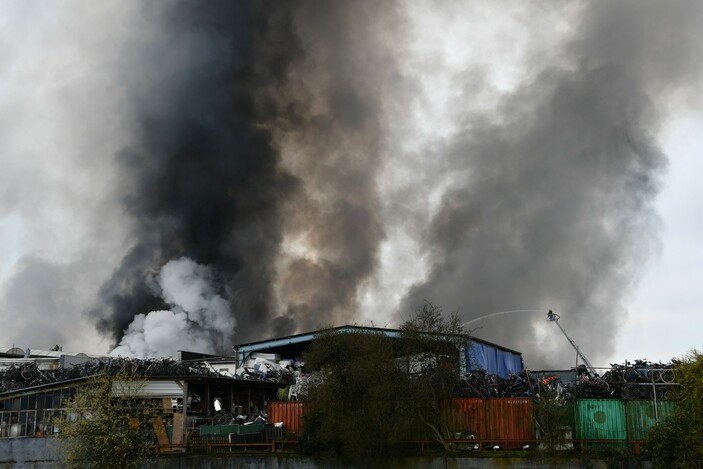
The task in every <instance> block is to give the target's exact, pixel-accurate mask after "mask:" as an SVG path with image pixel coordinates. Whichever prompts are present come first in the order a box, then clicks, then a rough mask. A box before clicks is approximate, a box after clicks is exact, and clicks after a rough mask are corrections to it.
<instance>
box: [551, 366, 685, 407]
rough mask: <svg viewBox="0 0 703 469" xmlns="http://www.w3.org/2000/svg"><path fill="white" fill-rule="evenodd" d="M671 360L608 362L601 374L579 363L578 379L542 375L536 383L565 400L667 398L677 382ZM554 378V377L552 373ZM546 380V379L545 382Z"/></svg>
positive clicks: (672, 392) (670, 395)
mask: <svg viewBox="0 0 703 469" xmlns="http://www.w3.org/2000/svg"><path fill="white" fill-rule="evenodd" d="M675 366H676V364H675V363H652V362H649V361H646V360H635V361H634V363H631V362H627V361H626V362H625V363H624V364H622V365H620V364H612V363H611V364H610V370H608V371H606V372H605V373H604V374H603V376H598V375H593V374H591V373H589V372H588V371H587V370H586V368H585V367H579V369H578V370H577V371H578V373H577V374H578V379H576V380H575V381H574V382H572V383H561V382H560V380H559V379H549V380H547V379H545V380H544V381H545V382H544V383H538V384H540V386H541V387H542V389H545V390H548V391H551V392H552V393H555V394H557V395H558V396H560V397H562V398H563V399H565V400H573V399H584V398H610V399H626V400H632V399H654V398H656V399H668V398H672V397H674V394H675V391H676V388H677V384H676V376H675V374H674V368H675ZM554 378H556V377H554ZM547 381H548V382H547Z"/></svg>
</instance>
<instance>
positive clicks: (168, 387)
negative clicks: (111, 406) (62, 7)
mask: <svg viewBox="0 0 703 469" xmlns="http://www.w3.org/2000/svg"><path fill="white" fill-rule="evenodd" d="M112 395H113V396H141V397H183V386H182V385H181V384H180V383H179V382H178V381H175V380H174V381H170V380H163V381H139V380H137V381H123V380H120V381H113V382H112Z"/></svg>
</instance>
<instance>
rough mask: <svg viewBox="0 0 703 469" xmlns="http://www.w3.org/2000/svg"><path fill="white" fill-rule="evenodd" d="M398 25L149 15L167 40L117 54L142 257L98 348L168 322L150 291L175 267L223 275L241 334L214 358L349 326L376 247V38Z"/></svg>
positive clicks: (120, 289) (249, 15) (114, 291)
mask: <svg viewBox="0 0 703 469" xmlns="http://www.w3.org/2000/svg"><path fill="white" fill-rule="evenodd" d="M393 13H394V10H393V9H392V8H391V7H390V4H389V5H387V6H385V7H373V8H372V4H371V3H370V2H369V3H357V4H354V5H346V4H343V3H340V2H323V3H309V2H300V3H289V4H281V3H278V2H250V3H246V4H242V3H236V4H233V3H232V2H208V3H206V4H201V3H198V2H195V3H194V2H176V3H174V4H172V5H169V6H168V7H166V8H154V7H148V8H147V14H150V15H152V20H153V21H154V22H155V24H157V25H160V28H162V33H161V34H159V35H156V36H153V38H154V39H153V40H151V41H150V42H146V43H143V42H142V43H135V44H130V43H129V42H128V44H127V45H126V46H125V47H126V48H127V49H129V50H130V51H132V52H130V58H129V61H130V63H129V66H127V67H126V70H129V71H130V73H132V71H137V72H138V73H139V79H134V78H133V77H132V76H127V77H125V81H126V83H127V86H128V87H129V89H130V90H132V92H133V95H134V96H133V98H134V99H135V105H134V108H135V110H136V115H135V125H134V131H135V135H136V140H135V142H134V144H132V145H130V146H129V147H128V148H126V149H125V150H124V151H123V152H122V153H121V154H120V155H119V158H118V161H119V163H120V165H121V167H122V168H123V170H124V171H125V175H124V176H123V177H125V178H126V180H127V181H129V183H128V189H127V195H126V197H125V207H126V209H127V211H128V212H129V214H131V216H132V218H133V219H134V220H135V222H136V224H135V227H134V236H135V237H136V243H135V244H134V246H133V247H132V248H131V250H130V251H129V253H127V255H126V256H125V257H124V259H123V261H122V264H121V266H120V267H119V268H118V269H117V271H116V272H115V273H114V275H113V276H112V278H111V279H110V280H109V281H108V282H107V283H106V284H105V285H104V287H103V288H102V292H101V298H102V300H103V301H102V303H101V304H100V305H99V306H98V307H97V308H96V309H95V313H96V314H97V315H100V316H101V317H102V319H101V321H100V329H101V330H102V331H103V332H105V333H110V334H112V335H113V336H114V337H115V339H120V338H121V337H122V334H123V331H125V329H127V328H128V327H130V325H131V324H132V322H133V320H134V318H135V315H137V314H140V313H141V314H143V313H145V312H149V311H160V310H166V309H168V305H166V304H164V302H163V301H162V299H161V298H159V296H155V295H154V293H153V291H152V290H151V289H150V288H149V287H148V285H147V282H146V281H145V280H146V278H148V277H149V276H150V275H153V274H154V273H155V272H157V271H158V270H159V269H160V268H161V267H162V266H163V265H164V264H166V263H167V262H169V261H171V260H173V259H176V258H178V257H180V256H188V257H190V258H191V259H192V260H193V261H195V262H196V263H198V264H202V265H204V266H207V267H208V268H211V269H213V271H214V272H216V274H215V275H213V278H212V286H213V288H214V289H215V292H216V293H217V294H218V295H219V296H220V297H222V298H226V299H227V300H228V301H229V303H230V311H231V314H232V315H233V316H234V317H235V318H236V323H237V329H236V335H235V329H234V328H232V330H231V332H230V334H226V335H225V336H224V338H223V339H224V340H220V341H218V343H219V344H221V347H217V349H216V350H215V351H219V352H225V351H226V347H227V346H228V345H231V343H232V341H233V340H237V341H240V342H241V341H246V340H254V339H261V338H263V337H265V336H266V335H268V334H270V333H271V332H272V331H275V332H276V333H278V334H286V333H292V332H294V331H296V330H300V329H301V328H302V329H305V328H310V327H313V326H315V325H319V324H322V323H330V322H332V321H335V320H338V319H339V318H341V317H344V318H345V320H350V319H351V320H353V318H354V316H355V314H356V310H357V307H356V294H357V290H358V288H359V286H360V285H361V284H362V282H363V281H364V280H365V279H366V278H367V277H368V276H369V275H371V274H372V273H373V271H374V268H375V264H376V257H377V249H378V245H379V242H380V240H381V239H382V236H383V230H382V226H381V221H380V219H379V216H378V205H379V203H378V195H377V193H376V189H375V185H376V181H375V175H376V171H377V169H378V166H379V164H380V151H381V148H382V146H383V140H382V137H381V136H382V131H381V124H380V120H381V118H382V115H383V111H382V105H383V99H382V96H381V91H380V90H381V89H382V88H384V87H385V86H387V84H386V83H385V82H388V81H389V79H390V78H389V76H388V75H392V73H393V67H392V66H391V64H392V60H393V57H392V55H391V54H390V53H389V52H388V51H386V49H385V48H384V42H386V41H389V40H390V39H392V30H391V28H387V27H385V26H384V27H381V25H382V23H383V22H384V21H391V24H392V18H390V20H389V16H392V15H393ZM377 70H380V71H377ZM145 71H147V72H145ZM152 75H153V76H152ZM284 243H285V244H284ZM294 244H295V245H297V246H298V248H297V249H293V250H291V251H287V250H286V249H285V247H286V246H292V245H294ZM277 284H278V285H279V288H277V289H276V288H274V287H275V285H277ZM279 313H280V314H279ZM135 327H136V329H134V328H132V329H134V330H135V331H137V332H136V333H139V331H140V330H141V329H142V328H141V327H139V326H138V325H137V326H135ZM205 327H206V326H205ZM130 333H131V332H130Z"/></svg>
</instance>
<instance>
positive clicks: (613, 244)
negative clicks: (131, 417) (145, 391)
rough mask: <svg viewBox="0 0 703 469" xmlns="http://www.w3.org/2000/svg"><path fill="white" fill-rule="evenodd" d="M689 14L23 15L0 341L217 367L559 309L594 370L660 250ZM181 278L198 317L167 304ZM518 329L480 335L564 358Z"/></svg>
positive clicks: (523, 321)
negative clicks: (276, 341)
mask: <svg viewBox="0 0 703 469" xmlns="http://www.w3.org/2000/svg"><path fill="white" fill-rule="evenodd" d="M701 9H702V7H701V5H700V2H669V3H666V4H664V3H657V2H644V1H636V2H635V1H618V2H607V3H606V2H595V1H594V2H582V3H576V2H574V3H573V4H564V3H562V2H551V1H549V0H544V1H537V2H531V3H530V4H526V3H524V2H510V1H507V0H505V1H498V0H496V2H492V3H490V4H485V5H484V4H482V5H479V4H477V3H476V2H461V1H442V2H422V1H419V2H412V3H410V4H403V3H402V2H401V3H396V2H378V1H372V0H363V1H356V2H342V1H323V2H312V1H293V2H277V1H253V0H252V1H242V2H230V1H220V0H211V1H208V2H197V1H194V0H168V1H161V2H147V1H144V2H120V1H110V0H105V1H104V2H100V3H95V5H93V4H91V5H90V6H87V5H85V4H84V2H79V1H70V0H67V1H66V2H65V3H61V4H60V5H52V6H47V5H45V4H44V3H41V2H32V1H30V0H27V1H24V2H18V3H17V4H16V6H15V4H13V8H11V9H10V10H11V11H10V12H9V13H8V15H7V18H9V19H7V20H6V19H5V18H0V25H2V26H3V28H0V29H1V30H2V33H0V51H2V52H3V56H4V57H6V60H4V61H3V63H2V65H0V81H1V82H2V85H3V86H0V101H1V102H2V103H3V104H4V106H2V107H0V123H2V125H1V126H0V137H2V138H0V159H2V160H1V162H2V165H3V168H4V169H5V171H2V172H0V182H1V183H2V184H0V217H2V219H1V220H0V222H2V223H3V225H2V228H3V229H2V230H0V236H1V237H2V238H0V244H1V245H2V247H3V248H5V247H8V248H7V251H8V252H7V254H6V253H5V252H3V256H1V257H2V260H0V287H1V288H2V290H1V291H0V310H1V312H2V314H3V317H2V320H3V324H8V325H10V326H11V328H10V329H11V330H12V331H14V332H13V334H14V335H13V336H12V337H10V335H9V334H8V333H6V332H5V331H7V330H10V329H8V328H3V336H2V337H0V339H2V340H1V341H2V342H9V343H11V342H18V341H27V340H30V339H31V338H32V334H31V330H32V327H33V325H34V324H40V323H41V324H44V325H42V327H41V328H38V329H37V331H39V329H41V330H42V331H43V332H38V333H37V337H39V339H38V340H40V341H41V342H42V344H40V346H50V345H53V343H55V342H60V341H64V340H66V341H69V342H70V341H73V343H74V344H77V345H83V343H84V342H83V341H81V340H79V339H72V338H71V336H72V334H71V333H72V332H73V331H72V330H71V329H73V328H74V327H77V326H76V325H77V324H80V325H81V333H82V334H85V330H84V324H81V323H88V324H91V325H92V324H94V323H97V326H98V330H99V332H100V334H101V336H102V337H103V338H105V339H104V340H106V341H109V342H111V344H112V345H113V346H115V345H117V344H120V343H121V347H122V348H120V349H118V350H117V353H126V354H132V355H157V354H171V353H172V352H173V350H171V349H168V347H170V346H171V345H172V343H169V342H168V340H167V337H169V336H177V337H180V338H181V339H182V343H184V344H189V346H192V347H193V348H201V349H203V350H207V351H212V352H226V351H228V350H229V346H230V345H231V344H232V343H233V342H244V341H249V340H258V339H264V338H267V337H270V336H271V335H274V334H276V335H278V334H289V333H293V332H297V331H303V330H309V329H311V328H314V327H317V326H320V325H337V324H341V323H354V322H357V321H361V320H364V319H373V320H375V321H377V322H378V323H379V324H388V323H387V322H384V321H388V320H391V321H395V320H397V319H398V318H401V319H402V318H404V317H407V314H408V313H410V312H412V311H413V310H415V309H417V307H418V306H420V305H421V302H422V301H423V300H424V299H427V300H431V301H433V302H434V303H436V304H438V305H441V306H443V307H444V308H445V310H453V309H458V310H459V311H460V313H461V314H462V315H463V317H464V318H466V320H470V319H474V318H478V317H481V316H483V315H486V314H490V313H494V312H498V311H505V310H512V309H540V310H544V312H546V310H547V309H550V308H551V309H554V310H555V311H556V312H557V313H559V314H560V315H562V317H563V321H564V322H563V324H564V326H565V327H566V328H567V329H568V330H569V331H570V332H572V333H573V335H574V336H575V338H576V339H577V342H579V343H580V344H581V345H582V348H583V349H584V351H589V352H590V354H591V355H593V356H594V358H599V357H604V356H606V355H607V354H608V352H609V351H610V350H611V349H612V340H613V337H614V334H615V332H616V330H617V328H618V326H619V321H620V320H619V317H621V315H622V313H624V312H625V309H626V308H625V306H624V300H625V299H626V297H627V293H628V291H630V290H631V288H632V286H633V285H635V284H636V281H637V278H638V275H639V273H640V272H641V270H642V265H643V264H644V262H645V261H646V259H647V258H648V256H649V254H650V251H651V250H652V249H656V246H657V224H658V219H657V216H656V214H655V213H654V212H653V209H652V201H653V200H654V198H655V196H656V194H657V192H658V190H659V185H660V181H661V177H662V174H663V171H664V170H665V168H666V164H667V160H666V157H665V155H663V154H662V151H661V150H660V149H659V147H658V143H657V142H658V138H659V135H658V134H657V133H658V131H659V125H660V122H661V121H662V120H664V119H665V118H666V117H667V116H668V115H670V114H671V113H673V112H676V110H677V109H678V108H680V107H682V106H684V105H690V103H691V102H695V101H696V100H699V99H700V98H698V97H697V96H696V95H695V94H694V93H691V92H690V90H691V89H694V88H693V87H694V86H697V87H698V89H700V73H699V72H700V70H699V63H700V62H701V61H700V57H701V54H700V52H701V50H700V45H701V44H703V41H702V40H701V39H702V38H701V33H700V31H701V30H703V28H702V27H701V24H700V23H701V20H700V18H702V17H703V16H701V13H702V12H701ZM506 18H507V19H508V20H505V19H506ZM503 20H505V21H503ZM457 32H462V35H456V33H457ZM463 33H466V34H463ZM474 33H475V34H474ZM418 38H419V39H418ZM486 38H490V42H485V40H486ZM482 41H484V42H482ZM436 44H443V45H444V47H445V49H447V50H449V53H448V54H447V55H446V56H440V55H433V54H432V52H431V51H432V50H433V49H432V47H433V46H435V45H436ZM423 51H424V52H423ZM427 51H430V52H427ZM464 52H466V54H464V55H465V56H471V60H466V61H465V62H462V60H463V59H462V58H461V57H462V53H464ZM492 64H493V65H492ZM496 64H497V65H496ZM458 90H459V91H460V93H459V92H458ZM444 100H446V102H447V105H446V106H444V105H443V104H441V103H442V102H443V101H444ZM698 103H700V101H698ZM5 227H8V228H7V229H5ZM7 233H9V234H7ZM184 259H187V260H184ZM186 264H187V266H189V267H188V268H184V270H182V271H181V272H182V274H183V275H175V276H174V277H171V278H177V279H180V283H178V285H180V286H181V287H183V288H185V285H188V284H192V285H193V286H195V285H199V286H200V288H199V289H198V290H197V291H195V290H194V291H191V292H190V293H191V294H190V296H189V298H196V299H200V300H202V302H200V300H198V301H196V302H195V303H193V302H191V301H188V298H179V299H177V298H175V297H174V296H173V293H174V292H176V291H179V290H181V289H182V288H181V287H175V289H174V288H172V286H173V285H171V284H168V285H171V287H169V286H167V285H166V284H163V285H162V284H160V283H159V279H162V280H163V279H164V278H165V277H164V276H168V275H166V274H164V272H166V273H168V272H169V271H171V268H172V267H173V266H174V265H176V266H178V265H180V266H185V265H186ZM188 272H190V273H188ZM186 290H187V289H186ZM38 292H39V293H38ZM184 302H185V303H187V304H184ZM530 314H533V313H526V315H511V316H505V315H503V316H495V319H492V320H486V321H483V322H477V323H475V324H476V325H480V326H481V327H482V329H481V330H480V332H479V335H481V336H484V337H486V338H489V339H492V340H495V341H496V342H499V343H502V344H504V345H507V346H510V347H514V348H516V349H518V350H523V351H525V352H526V353H527V356H528V358H529V359H533V358H534V361H531V362H529V364H530V366H535V364H536V363H539V362H542V363H547V362H548V361H549V360H548V358H547V357H546V356H545V355H548V354H549V353H550V352H554V351H562V352H563V351H565V350H566V349H565V347H564V345H565V342H564V341H563V338H561V337H558V336H556V335H555V336H554V337H556V338H555V339H554V340H553V341H552V342H554V344H552V345H549V344H547V345H545V344H544V342H542V343H540V344H539V345H536V344H537V342H538V340H537V339H536V337H545V330H546V329H545V328H546V325H545V324H544V319H543V316H542V315H541V314H540V315H537V314H534V315H533V316H530ZM225 315H226V317H225ZM47 317H49V318H51V323H52V324H54V325H55V327H54V332H53V333H52V332H51V330H50V328H47V327H46V324H47V322H46V318H47ZM42 321H43V322H42ZM213 323H214V324H213ZM540 324H541V326H540ZM473 325H474V323H472V326H473ZM549 332H554V331H552V329H549ZM549 337H552V336H551V335H550V336H549ZM94 339H95V338H91V340H92V342H91V345H93V346H95V344H96V341H95V340H94ZM47 342H48V343H47ZM3 345H4V344H3ZM27 345H33V344H27ZM166 349H168V350H166Z"/></svg>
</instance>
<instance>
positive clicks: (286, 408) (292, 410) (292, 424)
mask: <svg viewBox="0 0 703 469" xmlns="http://www.w3.org/2000/svg"><path fill="white" fill-rule="evenodd" d="M268 422H269V423H276V422H283V425H284V427H285V429H286V431H287V432H292V433H298V434H299V433H302V431H303V403H302V402H269V403H268Z"/></svg>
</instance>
